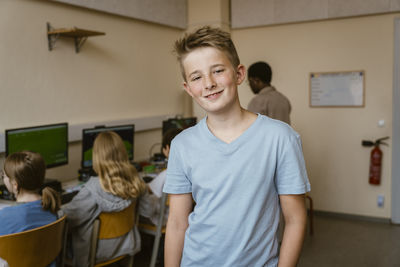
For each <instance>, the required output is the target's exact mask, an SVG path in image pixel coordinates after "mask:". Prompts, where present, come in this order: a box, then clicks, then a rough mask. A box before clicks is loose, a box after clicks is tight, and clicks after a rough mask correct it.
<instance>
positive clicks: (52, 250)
mask: <svg viewBox="0 0 400 267" xmlns="http://www.w3.org/2000/svg"><path fill="white" fill-rule="evenodd" d="M65 218H66V216H63V217H62V218H60V219H58V220H57V221H55V222H53V223H51V224H48V225H45V226H42V227H38V228H35V229H32V230H28V231H24V232H21V233H15V234H9V235H4V236H0V258H2V259H4V260H6V261H7V262H8V264H9V265H10V267H32V266H35V267H46V266H48V265H49V264H50V263H52V262H53V261H55V260H56V261H57V266H61V267H63V266H64V255H65V254H64V253H65V241H66V233H67V229H66V228H67V227H66V222H65Z"/></svg>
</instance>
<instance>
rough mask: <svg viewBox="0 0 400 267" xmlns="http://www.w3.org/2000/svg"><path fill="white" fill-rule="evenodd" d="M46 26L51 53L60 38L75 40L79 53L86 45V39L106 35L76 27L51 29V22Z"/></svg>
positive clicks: (76, 49)
mask: <svg viewBox="0 0 400 267" xmlns="http://www.w3.org/2000/svg"><path fill="white" fill-rule="evenodd" d="M46 26H47V40H48V45H49V51H51V50H53V48H54V46H55V44H56V42H57V40H58V38H59V37H67V38H73V39H74V41H75V52H76V53H79V50H80V49H81V47H82V45H83V44H84V43H85V41H86V39H87V38H88V37H89V36H99V35H105V33H104V32H97V31H91V30H84V29H79V28H76V27H74V28H69V29H66V28H60V29H54V28H53V27H51V25H50V23H49V22H47V25H46Z"/></svg>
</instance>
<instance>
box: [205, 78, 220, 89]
mask: <svg viewBox="0 0 400 267" xmlns="http://www.w3.org/2000/svg"><path fill="white" fill-rule="evenodd" d="M216 86H217V84H216V82H215V81H214V79H213V78H212V77H211V76H207V77H205V79H204V88H205V89H208V90H209V89H213V88H215V87H216Z"/></svg>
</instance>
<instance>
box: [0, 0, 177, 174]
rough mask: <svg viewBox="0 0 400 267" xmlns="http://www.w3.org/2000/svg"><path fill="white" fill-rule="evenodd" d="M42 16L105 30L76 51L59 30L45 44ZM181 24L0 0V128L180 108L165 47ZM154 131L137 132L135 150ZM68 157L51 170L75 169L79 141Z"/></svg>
mask: <svg viewBox="0 0 400 267" xmlns="http://www.w3.org/2000/svg"><path fill="white" fill-rule="evenodd" d="M46 22H50V23H51V24H52V26H53V27H55V28H70V27H73V26H76V27H78V28H83V29H88V30H95V31H102V32H105V33H106V35H105V36H99V37H89V38H88V39H87V41H86V43H85V44H84V45H83V47H82V49H81V51H80V53H75V49H74V44H73V41H72V40H70V39H62V38H60V39H59V40H58V41H57V43H56V47H55V48H54V49H53V51H51V52H50V51H48V46H47V35H46ZM181 32H182V31H181V30H179V29H174V28H170V27H166V26H160V25H156V24H152V23H147V22H142V21H139V20H134V19H128V18H124V17H119V16H115V15H109V14H106V13H102V12H96V11H90V10H88V9H84V8H78V7H73V6H69V5H64V4H59V3H55V2H49V1H30V0H2V1H0V36H1V42H0V62H1V64H0V90H1V96H0V114H1V116H0V131H1V132H3V131H4V130H5V129H9V128H17V127H26V126H34V125H40V124H45V123H46V124H47V123H57V122H64V121H66V122H69V123H70V124H80V123H90V122H97V121H112V120H121V119H130V118H141V117H150V116H159V115H163V114H182V112H183V105H182V100H183V91H182V89H181V86H180V80H181V79H180V75H179V68H178V65H177V64H176V61H175V58H174V56H173V55H172V53H171V51H172V45H173V42H174V40H176V39H177V38H178V37H179V36H180V34H181ZM160 127H161V125H160ZM160 139H161V132H160V131H159V130H157V131H150V132H147V133H140V134H138V135H137V137H136V140H135V144H136V151H135V158H136V159H144V158H146V157H147V156H148V149H149V148H150V146H151V145H152V144H154V143H155V142H159V141H160ZM2 158H3V156H2V157H1V158H0V161H1V160H2ZM70 161H71V164H69V165H68V166H66V167H59V168H56V169H54V170H53V169H52V170H50V174H51V175H52V176H53V177H56V178H58V177H60V179H68V178H69V179H70V178H73V176H76V173H77V169H78V168H79V161H80V145H79V144H73V145H72V146H71V147H70Z"/></svg>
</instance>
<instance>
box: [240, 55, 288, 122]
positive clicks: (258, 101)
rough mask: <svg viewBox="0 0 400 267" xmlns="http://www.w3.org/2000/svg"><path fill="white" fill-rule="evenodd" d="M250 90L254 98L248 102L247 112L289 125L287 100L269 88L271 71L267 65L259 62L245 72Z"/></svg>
mask: <svg viewBox="0 0 400 267" xmlns="http://www.w3.org/2000/svg"><path fill="white" fill-rule="evenodd" d="M247 78H248V81H249V85H250V88H251V90H252V91H253V93H254V94H256V96H254V97H253V99H252V100H251V101H250V103H249V105H248V108H247V109H248V110H250V111H251V112H254V113H260V114H262V115H266V116H268V117H270V118H272V119H277V120H281V121H283V122H286V123H287V124H289V125H290V111H291V109H292V107H291V106H290V102H289V99H287V97H286V96H284V95H283V94H281V93H280V92H278V91H277V90H276V89H275V87H273V86H271V78H272V70H271V67H270V66H269V65H268V63H266V62H263V61H259V62H256V63H254V64H252V65H251V66H250V67H249V69H248V71H247Z"/></svg>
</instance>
